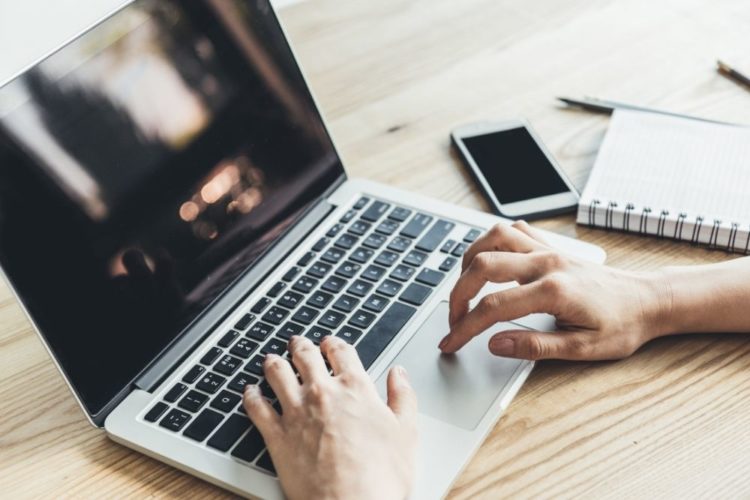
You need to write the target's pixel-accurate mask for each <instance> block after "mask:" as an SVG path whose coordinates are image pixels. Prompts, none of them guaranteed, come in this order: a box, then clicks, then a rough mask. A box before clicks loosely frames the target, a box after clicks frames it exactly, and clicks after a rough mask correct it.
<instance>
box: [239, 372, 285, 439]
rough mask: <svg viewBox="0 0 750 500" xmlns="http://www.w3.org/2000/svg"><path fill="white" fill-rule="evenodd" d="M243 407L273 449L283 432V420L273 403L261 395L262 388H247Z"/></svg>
mask: <svg viewBox="0 0 750 500" xmlns="http://www.w3.org/2000/svg"><path fill="white" fill-rule="evenodd" d="M242 405H243V406H244V407H245V411H246V412H247V416H248V417H250V420H252V421H253V424H255V426H256V427H257V428H258V431H260V434H261V436H263V440H264V441H265V442H266V445H268V446H269V448H270V447H272V446H273V445H274V443H275V441H276V439H277V438H278V436H280V435H281V432H282V428H281V419H280V417H279V414H278V413H276V410H274V409H273V407H272V406H271V403H269V402H268V400H267V399H266V398H264V397H263V395H262V394H261V393H260V388H259V387H258V386H257V385H248V386H247V387H245V393H244V397H243V398H242Z"/></svg>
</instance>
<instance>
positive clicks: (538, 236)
mask: <svg viewBox="0 0 750 500" xmlns="http://www.w3.org/2000/svg"><path fill="white" fill-rule="evenodd" d="M512 226H513V227H514V228H516V229H518V230H519V231H521V232H522V233H525V234H527V235H528V236H529V237H531V238H533V239H535V240H536V241H538V242H539V243H541V244H542V245H546V246H551V245H550V244H549V243H548V242H547V239H546V238H545V237H544V236H543V235H542V232H541V231H540V230H538V229H536V228H534V227H532V226H530V225H529V224H528V223H527V222H526V221H525V220H518V221H516V222H514V223H513V224H512Z"/></svg>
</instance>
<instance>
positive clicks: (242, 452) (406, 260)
mask: <svg viewBox="0 0 750 500" xmlns="http://www.w3.org/2000/svg"><path fill="white" fill-rule="evenodd" d="M455 227H456V224H455V223H453V222H450V221H446V220H442V219H437V218H436V217H434V216H431V215H427V214H424V213H419V212H415V211H413V210H411V209H408V208H404V207H399V206H393V205H392V204H390V203H387V202H384V201H379V200H371V199H370V198H368V197H362V198H360V199H359V200H358V201H357V202H356V203H354V205H353V206H352V207H351V209H349V210H348V211H347V212H346V213H345V214H344V216H343V217H341V219H340V220H339V221H338V222H337V223H335V224H333V225H332V226H331V227H330V228H329V230H328V231H327V233H326V235H325V236H324V237H323V238H321V239H320V240H318V241H317V242H315V243H314V244H313V245H312V246H311V248H310V250H309V251H307V252H306V253H305V254H304V255H303V256H302V257H301V258H300V259H299V260H298V261H297V263H296V265H293V266H292V267H290V268H289V269H288V270H286V272H284V273H283V275H282V278H281V280H280V281H278V282H277V283H275V284H273V285H272V286H271V287H270V288H269V289H268V291H267V292H266V294H265V296H263V297H262V298H260V299H259V300H258V301H257V302H256V303H255V304H254V305H253V306H252V307H251V308H250V309H249V310H248V311H247V313H246V314H244V315H243V316H242V317H240V319H239V320H238V321H237V322H236V323H235V325H234V328H232V329H229V330H228V331H227V332H226V333H224V334H223V335H222V336H221V337H220V338H219V340H218V341H217V343H216V345H215V346H212V347H211V348H209V349H208V351H206V352H205V354H203V356H202V357H201V359H200V361H199V363H198V364H196V365H194V366H193V367H191V368H190V369H188V371H187V372H186V373H185V374H184V375H183V377H182V379H181V381H180V382H177V383H175V384H174V385H173V386H172V387H171V388H169V389H168V390H167V391H166V392H165V393H164V394H163V395H162V397H161V400H160V401H159V402H157V403H156V404H155V405H154V406H153V407H151V409H150V410H149V411H148V412H147V413H146V414H145V416H144V419H145V420H146V421H147V422H152V423H153V424H154V425H159V426H161V427H162V428H164V429H167V430H170V431H172V432H175V433H181V434H182V435H183V436H185V437H187V438H189V439H192V440H195V441H197V442H201V443H202V442H204V441H205V445H206V446H208V447H209V448H212V449H214V450H216V451H219V452H224V453H230V454H231V456H233V457H235V458H237V459H239V460H242V461H244V462H247V463H249V464H252V465H254V466H255V467H257V468H259V469H261V470H263V471H265V472H267V473H270V474H273V475H275V470H274V467H273V463H272V462H271V459H270V456H269V455H268V452H267V451H266V449H265V444H264V443H263V439H262V437H261V435H260V433H259V432H258V430H257V429H256V428H254V427H252V425H251V422H250V420H249V419H248V417H247V415H246V414H245V411H244V408H243V407H242V393H243V391H244V388H245V386H246V385H248V384H258V385H259V387H260V389H261V392H262V394H263V395H264V396H265V397H266V398H267V399H268V400H269V401H271V402H272V403H273V404H274V406H275V407H276V409H277V410H279V411H280V409H281V408H280V405H279V403H278V401H276V396H275V394H274V393H273V390H272V389H271V386H270V384H268V382H266V381H265V379H264V378H263V360H264V358H265V355H266V354H268V353H274V354H278V355H280V356H286V357H288V353H287V342H288V340H289V338H290V337H291V336H292V335H300V336H305V337H307V338H309V339H310V340H312V341H313V342H315V343H316V344H319V343H320V341H321V340H322V339H323V338H324V337H325V336H327V335H336V336H338V337H341V338H342V339H344V340H345V341H347V342H349V343H350V344H352V345H354V346H355V348H356V350H357V353H358V354H359V357H360V359H361V360H362V364H363V365H364V367H365V369H368V368H370V366H371V365H372V364H373V363H374V362H375V360H376V359H377V358H378V356H380V354H381V353H382V352H383V351H384V350H385V349H386V348H387V347H388V345H389V344H390V343H391V341H392V340H393V339H394V338H395V337H396V336H397V335H398V333H399V332H400V331H401V329H402V328H403V327H404V325H406V323H407V322H408V321H409V319H411V317H412V316H413V315H414V313H416V312H417V308H418V307H419V306H420V305H422V304H423V303H424V302H425V301H426V300H427V299H428V298H429V297H430V295H431V294H432V292H433V290H434V289H435V288H436V287H437V286H438V285H440V283H441V282H442V281H443V279H444V278H445V276H446V274H447V273H448V272H449V271H450V270H451V269H453V267H454V266H455V265H456V264H457V262H458V259H459V258H460V257H461V256H462V254H463V252H464V251H465V249H466V248H467V247H468V245H469V244H471V243H472V242H473V241H474V240H475V239H476V238H477V237H478V236H479V234H480V231H479V230H478V229H469V230H468V232H466V234H465V235H464V236H463V238H462V240H461V241H456V240H453V239H448V236H449V235H450V234H451V233H452V232H453V230H454V229H455ZM454 237H455V235H454ZM435 254H437V255H440V257H439V258H438V259H434V258H433V259H432V260H431V262H433V263H439V265H435V266H434V267H435V268H434V269H433V268H431V267H428V266H427V265H426V264H427V262H428V260H430V257H431V256H432V255H435Z"/></svg>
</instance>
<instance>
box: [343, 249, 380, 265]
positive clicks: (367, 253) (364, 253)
mask: <svg viewBox="0 0 750 500" xmlns="http://www.w3.org/2000/svg"><path fill="white" fill-rule="evenodd" d="M374 254H375V252H373V251H372V250H370V249H369V248H364V247H359V248H358V249H356V250H355V251H353V252H352V254H351V255H350V256H349V258H350V259H352V260H353V261H354V262H359V263H360V264H364V263H365V262H367V261H368V260H370V259H371V258H372V256H373V255H374Z"/></svg>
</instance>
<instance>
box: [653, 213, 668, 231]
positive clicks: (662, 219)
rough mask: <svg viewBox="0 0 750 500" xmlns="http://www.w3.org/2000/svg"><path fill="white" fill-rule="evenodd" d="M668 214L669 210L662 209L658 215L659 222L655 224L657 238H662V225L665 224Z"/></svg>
mask: <svg viewBox="0 0 750 500" xmlns="http://www.w3.org/2000/svg"><path fill="white" fill-rule="evenodd" d="M668 216H669V210H662V211H661V215H659V222H658V223H657V224H656V234H657V235H658V236H659V238H664V226H665V225H666V224H667V217H668Z"/></svg>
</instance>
